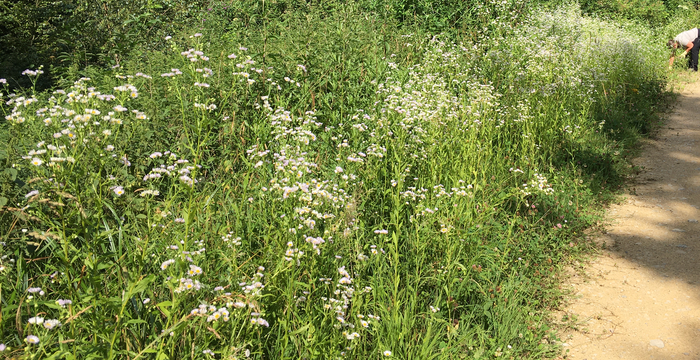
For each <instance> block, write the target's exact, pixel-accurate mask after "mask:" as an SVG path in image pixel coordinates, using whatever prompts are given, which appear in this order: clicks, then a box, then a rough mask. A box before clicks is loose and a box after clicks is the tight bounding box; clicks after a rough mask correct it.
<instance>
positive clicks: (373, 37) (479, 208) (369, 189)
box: [0, 2, 667, 359]
mask: <svg viewBox="0 0 700 360" xmlns="http://www.w3.org/2000/svg"><path fill="white" fill-rule="evenodd" d="M491 6H492V8H493V9H495V10H494V11H497V12H498V13H499V14H508V15H503V16H495V17H494V21H493V23H491V24H490V25H489V26H490V28H489V29H488V31H486V30H484V31H482V32H477V33H476V34H477V35H475V36H474V37H462V38H460V37H459V36H456V35H447V34H443V35H439V34H438V35H436V34H432V33H429V32H428V31H426V30H421V29H425V28H422V27H411V26H399V24H398V23H395V22H394V20H387V19H385V18H383V17H381V16H379V15H377V13H376V12H371V11H367V9H363V8H361V7H353V6H349V5H348V6H341V7H337V8H334V9H331V10H332V11H329V10H328V9H324V8H312V7H308V8H305V9H303V14H304V16H298V15H299V13H297V12H294V11H291V10H290V11H287V12H283V13H282V15H281V16H276V19H275V20H274V21H271V20H270V18H267V17H264V16H263V17H262V18H258V19H257V20H256V19H255V18H254V17H249V18H246V17H245V12H241V11H242V10H241V9H238V8H235V7H232V6H230V3H229V4H228V5H227V4H224V3H221V4H214V5H212V8H211V9H208V11H207V13H206V17H207V21H205V22H202V24H203V25H201V26H200V27H199V28H198V29H197V30H194V31H192V32H190V33H187V34H185V35H177V34H173V35H172V37H170V36H168V38H167V39H164V40H163V41H165V43H166V44H167V46H166V47H165V49H164V50H162V51H160V50H157V49H151V50H148V51H145V50H143V51H138V52H136V53H135V54H134V55H133V56H124V57H123V61H120V63H119V64H118V65H116V66H114V67H112V68H111V69H107V70H104V69H96V68H88V69H85V70H82V71H81V76H83V77H82V78H80V79H74V80H75V81H74V82H73V81H71V83H68V84H65V85H66V86H64V87H62V89H63V90H61V89H56V90H53V91H49V92H33V91H32V90H31V89H29V90H26V91H24V92H21V93H17V94H7V93H6V92H5V93H3V100H4V105H3V106H2V110H3V111H4V112H5V114H4V115H5V116H6V117H5V119H6V121H5V122H4V123H2V139H3V142H4V143H5V146H3V147H2V148H3V149H5V150H3V152H2V154H1V155H2V156H1V158H2V159H3V165H4V170H3V173H2V176H3V178H2V179H3V180H2V181H3V185H2V193H0V196H2V197H0V201H1V202H2V204H1V205H3V208H2V213H0V216H2V217H1V218H0V227H1V228H2V231H1V232H0V236H2V239H1V241H2V247H0V256H1V258H0V259H1V260H0V272H2V275H3V276H2V277H0V300H1V301H2V312H1V314H0V315H1V317H0V342H2V343H4V345H5V346H6V348H5V350H4V352H1V353H0V354H1V355H6V354H9V355H8V356H10V357H15V356H26V357H33V358H71V359H72V358H80V359H82V358H125V359H139V358H155V359H180V358H224V359H234V358H247V357H251V358H259V359H281V358H295V359H296V358H304V359H309V358H319V359H325V358H348V359H356V358H380V357H388V356H391V357H395V358H401V359H433V358H450V359H452V358H474V359H478V358H491V357H503V358H518V359H520V358H523V359H524V358H528V359H540V358H548V357H554V356H556V355H557V354H558V353H559V351H560V349H559V347H558V345H557V341H556V336H555V334H554V333H553V332H552V331H551V329H550V328H549V326H548V322H547V311H548V310H550V309H551V308H552V307H555V306H557V304H558V301H559V299H560V297H559V295H560V294H559V292H558V290H557V286H556V284H557V283H556V281H557V274H558V273H559V270H560V269H561V268H562V266H565V264H566V263H567V261H568V260H569V259H570V258H571V257H572V256H576V254H578V253H580V252H581V251H585V250H586V249H587V248H588V247H589V245H588V244H587V243H586V242H585V240H584V239H583V238H582V236H581V234H582V231H584V230H585V229H586V228H588V227H590V226H591V225H592V224H594V223H595V221H596V219H597V210H598V209H600V204H601V203H604V202H606V201H609V200H610V199H612V197H614V196H615V194H616V193H617V192H618V191H619V190H620V189H621V188H622V187H623V186H624V180H625V178H626V177H627V176H628V175H629V174H630V173H631V172H632V171H633V169H631V166H630V164H629V163H628V161H627V157H628V156H629V155H630V151H632V150H633V149H634V145H635V142H636V140H637V139H638V138H639V137H640V136H643V135H644V134H646V133H648V132H649V131H650V130H651V129H652V128H653V126H654V125H655V124H656V123H658V120H659V119H658V118H657V115H656V114H657V113H658V112H659V111H660V110H661V109H662V108H663V106H664V104H665V99H666V96H667V93H666V92H665V77H664V76H665V75H664V72H665V63H664V61H665V57H664V56H665V55H666V53H665V52H664V51H663V48H662V46H663V41H659V38H658V37H657V35H655V34H654V33H653V32H652V31H651V30H649V29H648V28H646V27H644V26H642V25H635V24H633V23H617V22H609V21H603V20H599V19H592V18H587V17H583V16H581V14H580V11H579V9H578V7H577V6H574V5H567V6H563V7H560V8H558V9H556V10H552V11H549V12H545V11H541V12H532V13H527V12H523V14H522V15H519V16H516V17H513V16H512V14H513V13H514V11H512V10H516V9H518V8H517V7H518V6H519V3H516V2H498V3H492V4H491ZM300 11H301V10H300ZM285 14H286V15H285ZM195 31H199V32H197V33H195ZM476 40H478V41H476ZM26 76H28V78H29V79H30V80H31V81H32V82H35V81H37V77H39V78H40V77H41V74H40V72H35V71H28V72H26ZM0 351H2V350H0Z"/></svg>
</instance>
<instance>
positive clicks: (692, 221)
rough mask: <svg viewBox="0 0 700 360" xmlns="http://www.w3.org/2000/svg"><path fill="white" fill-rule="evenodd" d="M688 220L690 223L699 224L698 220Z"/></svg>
mask: <svg viewBox="0 0 700 360" xmlns="http://www.w3.org/2000/svg"><path fill="white" fill-rule="evenodd" d="M688 222H689V223H693V224H697V223H698V221H697V220H695V219H690V220H688Z"/></svg>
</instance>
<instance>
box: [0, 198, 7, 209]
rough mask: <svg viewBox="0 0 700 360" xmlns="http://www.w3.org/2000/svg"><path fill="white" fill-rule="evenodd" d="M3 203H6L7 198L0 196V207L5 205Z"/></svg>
mask: <svg viewBox="0 0 700 360" xmlns="http://www.w3.org/2000/svg"><path fill="white" fill-rule="evenodd" d="M5 204H7V198H6V197H3V196H0V208H1V207H3V206H5Z"/></svg>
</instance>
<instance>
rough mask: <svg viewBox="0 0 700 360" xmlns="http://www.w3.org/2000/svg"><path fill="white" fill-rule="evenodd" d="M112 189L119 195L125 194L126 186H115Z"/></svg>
mask: <svg viewBox="0 0 700 360" xmlns="http://www.w3.org/2000/svg"><path fill="white" fill-rule="evenodd" d="M112 191H114V193H115V194H116V195H117V196H122V195H124V188H123V187H121V186H115V187H114V189H112Z"/></svg>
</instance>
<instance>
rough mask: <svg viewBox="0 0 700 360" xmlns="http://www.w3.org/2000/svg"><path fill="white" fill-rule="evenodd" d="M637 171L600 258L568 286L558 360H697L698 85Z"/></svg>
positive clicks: (684, 96)
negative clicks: (568, 293) (567, 298)
mask: <svg viewBox="0 0 700 360" xmlns="http://www.w3.org/2000/svg"><path fill="white" fill-rule="evenodd" d="M634 163H635V164H636V165H638V166H642V167H643V171H642V172H641V173H640V174H639V175H638V176H637V177H636V179H635V180H634V183H633V184H632V188H634V190H633V191H632V194H631V195H629V196H627V198H626V200H625V201H623V203H621V204H619V205H614V206H611V207H610V209H609V210H608V217H609V219H610V223H609V226H607V227H606V229H607V230H606V232H605V233H603V234H602V235H599V236H597V241H599V242H601V243H603V244H604V248H605V250H602V251H601V253H600V254H599V256H597V257H596V258H595V259H594V260H593V261H591V262H590V263H586V264H581V268H580V269H579V271H577V273H576V275H573V276H572V277H571V278H570V280H569V281H568V283H567V284H566V285H565V286H568V287H570V288H571V290H572V294H573V299H571V301H570V303H569V304H568V305H567V306H566V308H565V309H564V311H562V312H561V313H559V315H558V316H559V319H560V320H562V324H563V325H562V331H561V332H560V338H561V340H562V341H563V342H564V344H563V346H564V349H565V351H567V353H566V355H564V356H563V358H564V359H576V360H584V359H585V360H594V359H595V360H605V359H634V360H637V359H640V360H641V359H689V360H700V223H698V221H699V220H700V83H698V82H696V83H693V84H688V85H686V86H685V87H684V89H683V90H682V92H681V96H680V97H679V102H678V104H677V106H676V107H675V108H674V111H673V112H672V114H671V115H670V116H669V118H668V121H667V123H666V125H664V127H663V128H662V129H660V131H659V132H658V133H657V134H656V135H655V136H654V138H653V139H650V140H647V141H646V144H645V147H644V151H643V152H642V154H641V156H640V157H639V158H637V159H636V160H635V161H634Z"/></svg>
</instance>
